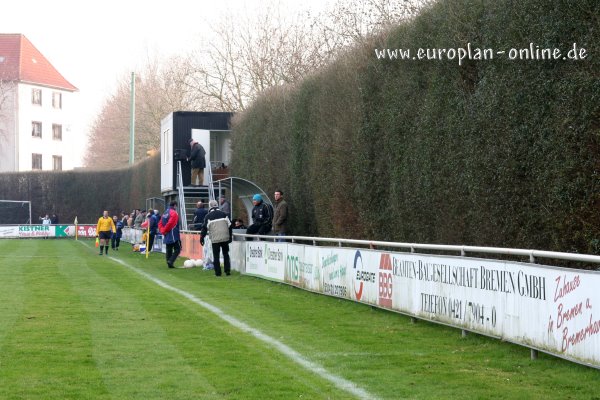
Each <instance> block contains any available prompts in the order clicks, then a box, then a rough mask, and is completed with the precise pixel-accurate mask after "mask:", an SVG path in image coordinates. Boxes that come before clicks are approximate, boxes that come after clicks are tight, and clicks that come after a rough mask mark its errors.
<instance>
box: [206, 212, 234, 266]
mask: <svg viewBox="0 0 600 400" xmlns="http://www.w3.org/2000/svg"><path fill="white" fill-rule="evenodd" d="M208 206H209V210H208V214H207V215H206V217H205V218H204V223H203V224H202V230H201V231H200V244H202V246H204V238H205V237H206V236H207V235H208V237H209V238H210V242H211V247H212V251H213V259H214V265H215V275H216V276H221V260H220V258H221V250H223V264H224V265H223V266H224V270H225V275H231V260H230V258H229V243H231V238H232V235H231V221H230V220H229V217H228V216H227V214H225V213H224V212H223V211H221V210H219V205H218V203H217V201H216V200H211V201H209V202H208Z"/></svg>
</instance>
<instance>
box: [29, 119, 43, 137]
mask: <svg viewBox="0 0 600 400" xmlns="http://www.w3.org/2000/svg"><path fill="white" fill-rule="evenodd" d="M31 136H33V137H39V138H41V137H42V123H41V122H37V121H33V122H32V123H31Z"/></svg>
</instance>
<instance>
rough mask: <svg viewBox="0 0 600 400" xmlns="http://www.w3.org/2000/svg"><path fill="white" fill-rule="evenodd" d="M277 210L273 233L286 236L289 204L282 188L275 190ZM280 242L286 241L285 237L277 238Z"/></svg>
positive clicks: (274, 216) (274, 214)
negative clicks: (284, 197)
mask: <svg viewBox="0 0 600 400" xmlns="http://www.w3.org/2000/svg"><path fill="white" fill-rule="evenodd" d="M274 208H275V210H274V212H273V233H274V234H275V235H277V236H285V233H286V232H287V219H288V205H287V203H286V201H285V200H284V199H283V192H282V191H281V190H276V191H275V207H274ZM277 241H278V242H284V241H285V240H283V239H277Z"/></svg>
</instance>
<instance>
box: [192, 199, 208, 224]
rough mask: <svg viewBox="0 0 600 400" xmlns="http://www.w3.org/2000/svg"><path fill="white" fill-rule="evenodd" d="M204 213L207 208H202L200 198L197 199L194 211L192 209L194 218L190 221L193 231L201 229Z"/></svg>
mask: <svg viewBox="0 0 600 400" xmlns="http://www.w3.org/2000/svg"><path fill="white" fill-rule="evenodd" d="M206 214H208V210H207V209H206V208H204V204H203V203H202V200H200V201H198V202H197V203H196V211H194V220H193V221H192V223H193V224H194V230H195V231H199V230H200V229H202V224H204V217H206Z"/></svg>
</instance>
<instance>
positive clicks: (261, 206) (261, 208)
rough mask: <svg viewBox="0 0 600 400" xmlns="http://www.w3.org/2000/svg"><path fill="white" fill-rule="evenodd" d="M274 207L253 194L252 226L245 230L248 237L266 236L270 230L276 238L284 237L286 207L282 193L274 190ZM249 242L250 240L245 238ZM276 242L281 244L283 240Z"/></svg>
mask: <svg viewBox="0 0 600 400" xmlns="http://www.w3.org/2000/svg"><path fill="white" fill-rule="evenodd" d="M274 197H275V205H274V207H272V206H271V205H270V204H268V203H265V202H264V201H263V198H262V196H261V195H260V194H255V195H254V197H252V204H254V207H253V208H252V224H251V225H250V226H249V227H248V228H247V229H246V233H247V234H249V235H256V234H258V235H268V234H269V233H270V232H271V230H272V231H273V234H274V235H276V236H285V235H286V233H287V221H288V205H287V202H286V201H285V200H284V199H283V192H282V191H281V190H276V191H275V194H274ZM246 239H247V240H251V239H252V238H248V237H247V238H246ZM277 241H279V242H283V241H284V239H283V238H281V239H278V240H277Z"/></svg>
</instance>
